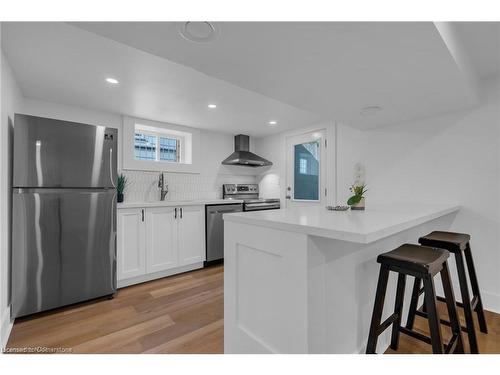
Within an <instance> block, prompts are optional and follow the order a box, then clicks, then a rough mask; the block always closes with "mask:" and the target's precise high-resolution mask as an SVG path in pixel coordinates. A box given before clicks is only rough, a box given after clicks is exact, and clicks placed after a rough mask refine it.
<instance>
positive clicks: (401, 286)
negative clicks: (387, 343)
mask: <svg viewBox="0 0 500 375" xmlns="http://www.w3.org/2000/svg"><path fill="white" fill-rule="evenodd" d="M405 286H406V275H405V274H403V273H400V274H399V275H398V287H397V290H396V302H395V303H394V314H397V318H396V320H395V321H394V323H392V335H391V349H393V350H398V345H399V330H400V327H401V315H402V314H403V300H404V296H405Z"/></svg>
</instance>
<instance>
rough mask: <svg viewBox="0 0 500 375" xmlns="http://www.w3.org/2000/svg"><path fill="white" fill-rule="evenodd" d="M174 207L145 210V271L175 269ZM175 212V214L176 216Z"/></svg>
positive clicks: (175, 220) (175, 224)
mask: <svg viewBox="0 0 500 375" xmlns="http://www.w3.org/2000/svg"><path fill="white" fill-rule="evenodd" d="M178 211H179V209H177V208H174V207H151V208H146V271H147V272H148V273H152V272H158V271H164V270H168V269H170V268H174V267H177V265H178V263H179V258H178V254H177V219H176V215H178ZM176 212H177V214H176Z"/></svg>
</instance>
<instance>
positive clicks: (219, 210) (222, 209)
mask: <svg viewBox="0 0 500 375" xmlns="http://www.w3.org/2000/svg"><path fill="white" fill-rule="evenodd" d="M228 206H230V207H228ZM242 211H243V205H242V204H241V203H240V204H230V205H223V206H208V207H207V213H208V214H210V215H214V214H228V213H232V212H242Z"/></svg>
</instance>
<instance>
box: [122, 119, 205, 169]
mask: <svg viewBox="0 0 500 375" xmlns="http://www.w3.org/2000/svg"><path fill="white" fill-rule="evenodd" d="M122 134H123V135H122V136H123V139H122V147H123V169H134V170H145V171H166V170H168V171H169V172H185V173H199V172H200V171H199V162H200V130H199V129H195V128H190V127H187V126H181V125H175V124H169V123H164V122H158V121H150V120H144V119H138V118H133V117H124V118H123V132H122Z"/></svg>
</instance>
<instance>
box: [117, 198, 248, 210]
mask: <svg viewBox="0 0 500 375" xmlns="http://www.w3.org/2000/svg"><path fill="white" fill-rule="evenodd" d="M238 203H243V201H242V200H239V199H199V200H185V201H149V202H123V203H118V205H117V208H118V209H124V208H146V207H174V206H199V205H212V204H238Z"/></svg>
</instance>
